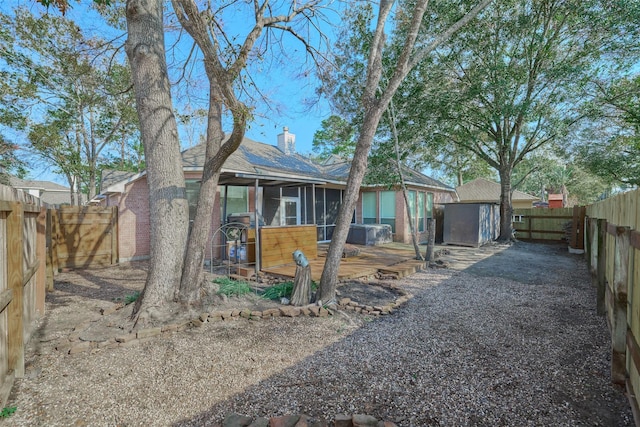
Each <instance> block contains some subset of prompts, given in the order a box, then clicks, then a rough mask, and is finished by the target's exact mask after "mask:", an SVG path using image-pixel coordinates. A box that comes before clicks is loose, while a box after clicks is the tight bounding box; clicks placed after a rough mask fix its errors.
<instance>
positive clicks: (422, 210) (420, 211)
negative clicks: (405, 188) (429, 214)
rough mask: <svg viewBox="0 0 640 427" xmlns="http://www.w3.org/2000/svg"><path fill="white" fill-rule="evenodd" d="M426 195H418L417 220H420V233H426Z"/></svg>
mask: <svg viewBox="0 0 640 427" xmlns="http://www.w3.org/2000/svg"><path fill="white" fill-rule="evenodd" d="M424 198H425V197H424V193H418V206H417V207H418V212H417V214H416V218H417V220H418V233H422V232H424V230H425V228H424V223H425V218H424V213H425V205H424Z"/></svg>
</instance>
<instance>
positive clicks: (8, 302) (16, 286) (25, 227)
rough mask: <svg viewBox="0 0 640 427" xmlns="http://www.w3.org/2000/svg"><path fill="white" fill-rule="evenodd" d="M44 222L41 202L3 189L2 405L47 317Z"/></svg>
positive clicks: (0, 190)
mask: <svg viewBox="0 0 640 427" xmlns="http://www.w3.org/2000/svg"><path fill="white" fill-rule="evenodd" d="M42 218H44V213H43V210H42V209H41V207H40V203H39V200H38V199H36V198H34V197H33V196H29V195H27V194H25V193H23V192H21V191H18V190H15V189H13V188H10V187H6V186H2V185H0V403H1V405H2V406H4V404H5V403H6V401H7V399H8V397H9V393H10V392H11V388H12V387H13V383H14V380H15V379H16V378H20V377H22V376H23V375H24V359H25V355H24V346H25V344H26V343H28V342H29V338H30V336H31V333H32V331H33V327H34V325H35V323H34V320H35V318H36V316H38V315H42V314H44V286H45V282H44V280H43V278H44V269H45V262H44V260H43V259H42V258H41V256H40V255H41V254H44V242H45V239H44V231H45V230H44V227H43V226H42V224H40V221H41V220H42Z"/></svg>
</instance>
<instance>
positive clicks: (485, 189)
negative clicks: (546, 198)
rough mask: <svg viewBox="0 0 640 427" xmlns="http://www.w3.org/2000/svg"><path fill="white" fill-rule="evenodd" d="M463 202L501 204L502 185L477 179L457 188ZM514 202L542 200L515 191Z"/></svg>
mask: <svg viewBox="0 0 640 427" xmlns="http://www.w3.org/2000/svg"><path fill="white" fill-rule="evenodd" d="M456 191H457V193H458V197H459V198H460V201H461V202H496V203H497V202H499V201H500V184H499V183H497V182H494V181H490V180H488V179H485V178H476V179H474V180H473V181H469V182H467V183H466V184H463V185H460V186H458V187H456ZM512 200H531V201H535V200H540V199H539V198H538V197H535V196H532V195H530V194H527V193H523V192H522V191H518V190H514V191H513V195H512Z"/></svg>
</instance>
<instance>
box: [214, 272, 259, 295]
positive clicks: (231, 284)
mask: <svg viewBox="0 0 640 427" xmlns="http://www.w3.org/2000/svg"><path fill="white" fill-rule="evenodd" d="M213 282H214V283H217V284H218V285H220V286H219V288H218V294H219V295H226V296H228V297H231V296H234V295H235V296H242V295H245V294H248V293H251V286H249V284H248V283H247V282H242V281H238V280H233V279H229V278H228V277H218V278H216V279H214V280H213Z"/></svg>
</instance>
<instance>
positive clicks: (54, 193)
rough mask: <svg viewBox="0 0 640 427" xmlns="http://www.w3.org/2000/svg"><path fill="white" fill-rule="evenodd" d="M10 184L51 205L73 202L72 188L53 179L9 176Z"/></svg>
mask: <svg viewBox="0 0 640 427" xmlns="http://www.w3.org/2000/svg"><path fill="white" fill-rule="evenodd" d="M9 185H10V186H11V187H13V188H16V189H18V190H22V191H24V192H25V193H27V194H31V195H32V196H35V197H38V198H40V200H41V201H42V202H43V203H46V204H47V205H49V206H61V205H70V204H71V190H70V189H69V188H68V187H65V186H64V185H60V184H56V183H55V182H51V181H28V180H24V179H20V178H17V177H15V176H10V177H9Z"/></svg>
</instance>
